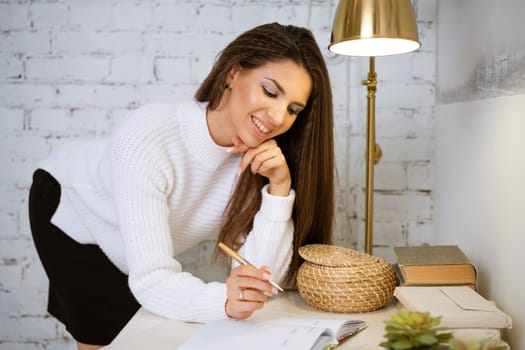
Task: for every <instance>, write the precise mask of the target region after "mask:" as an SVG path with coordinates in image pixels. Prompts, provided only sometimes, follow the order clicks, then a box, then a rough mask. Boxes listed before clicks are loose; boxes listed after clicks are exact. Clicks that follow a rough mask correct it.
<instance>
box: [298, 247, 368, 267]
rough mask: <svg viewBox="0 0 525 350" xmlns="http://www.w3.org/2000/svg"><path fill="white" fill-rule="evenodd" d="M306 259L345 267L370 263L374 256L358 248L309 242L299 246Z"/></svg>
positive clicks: (315, 262) (302, 255) (300, 253)
mask: <svg viewBox="0 0 525 350" xmlns="http://www.w3.org/2000/svg"><path fill="white" fill-rule="evenodd" d="M299 255H300V256H301V257H302V258H303V259H304V260H306V261H310V262H312V263H314V264H318V265H323V266H333V267H343V266H348V267H350V266H360V265H364V264H369V263H370V259H372V258H373V257H372V256H370V255H368V254H365V253H362V252H359V251H357V250H353V249H349V248H344V247H338V246H335V245H327V244H309V245H305V246H302V247H300V248H299Z"/></svg>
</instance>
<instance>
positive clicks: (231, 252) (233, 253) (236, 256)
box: [218, 242, 284, 292]
mask: <svg viewBox="0 0 525 350" xmlns="http://www.w3.org/2000/svg"><path fill="white" fill-rule="evenodd" d="M218 246H219V248H221V249H222V250H223V251H224V252H225V253H226V254H228V255H229V256H230V257H231V258H232V259H235V260H237V262H238V263H239V264H242V265H248V266H251V267H255V266H253V265H252V264H251V263H250V262H249V261H248V260H246V259H245V258H243V257H242V256H240V255H239V253H237V252H236V251H235V250H233V249H231V248H230V247H228V246H227V245H226V244H224V243H222V242H219V244H218ZM255 268H256V269H257V267H255ZM269 282H270V284H271V285H272V286H274V287H275V288H277V289H279V290H280V291H281V292H284V289H282V288H281V287H280V286H279V285H278V284H277V283H275V282H274V281H269Z"/></svg>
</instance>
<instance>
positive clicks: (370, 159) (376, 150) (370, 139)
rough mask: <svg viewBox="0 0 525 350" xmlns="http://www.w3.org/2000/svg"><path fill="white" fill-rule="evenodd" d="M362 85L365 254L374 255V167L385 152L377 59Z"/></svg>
mask: <svg viewBox="0 0 525 350" xmlns="http://www.w3.org/2000/svg"><path fill="white" fill-rule="evenodd" d="M361 84H363V85H365V86H366V87H367V92H368V93H367V109H366V115H367V119H366V120H367V126H366V204H365V253H367V254H370V255H372V245H373V241H374V240H373V225H374V219H373V216H374V214H373V212H374V210H373V208H374V166H375V165H376V164H377V163H378V162H379V160H380V159H381V156H382V154H383V152H382V151H381V147H379V145H378V144H376V135H375V134H376V131H375V129H376V126H375V108H376V91H377V74H376V72H375V57H373V56H372V57H370V70H369V72H368V78H367V79H366V80H363V81H362V82H361Z"/></svg>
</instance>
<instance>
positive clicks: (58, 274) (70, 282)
mask: <svg viewBox="0 0 525 350" xmlns="http://www.w3.org/2000/svg"><path fill="white" fill-rule="evenodd" d="M60 192H61V190H60V185H59V183H58V182H57V181H56V180H55V179H54V178H53V177H52V176H51V175H50V174H49V173H47V172H46V171H44V170H41V169H38V170H37V171H35V173H34V174H33V184H32V185H31V190H30V192H29V219H30V223H31V231H32V234H33V240H34V242H35V247H36V250H37V252H38V255H39V257H40V260H41V261H42V265H43V266H44V270H45V271H46V274H47V276H48V278H49V300H48V312H49V313H50V314H51V315H53V316H54V317H56V318H57V319H58V320H60V321H61V322H62V323H63V324H64V325H65V326H66V329H67V330H68V332H70V333H71V335H72V336H73V338H74V339H75V340H76V341H78V342H81V343H85V344H93V345H107V344H109V343H110V342H111V341H112V340H113V339H114V338H115V336H116V335H117V334H118V333H119V332H120V330H121V329H122V328H123V327H124V326H125V325H126V323H127V322H128V321H129V320H130V319H131V317H132V316H133V315H134V314H135V313H136V312H137V310H138V309H139V307H140V305H139V303H138V302H137V300H136V299H135V298H134V297H133V295H132V294H131V291H130V289H129V286H128V276H127V275H125V274H124V273H122V272H121V271H120V270H118V269H117V267H115V265H114V264H113V263H112V262H111V261H110V260H109V259H108V258H107V257H106V255H105V254H104V253H103V252H102V250H101V249H100V248H99V247H98V246H97V245H93V244H79V243H78V242H76V241H75V240H73V239H71V238H70V237H69V236H68V235H67V234H65V233H64V232H63V231H61V230H60V229H59V228H58V227H56V226H55V225H53V224H52V223H51V222H50V220H51V217H52V216H53V214H54V213H55V211H56V208H57V207H58V203H59V201H60Z"/></svg>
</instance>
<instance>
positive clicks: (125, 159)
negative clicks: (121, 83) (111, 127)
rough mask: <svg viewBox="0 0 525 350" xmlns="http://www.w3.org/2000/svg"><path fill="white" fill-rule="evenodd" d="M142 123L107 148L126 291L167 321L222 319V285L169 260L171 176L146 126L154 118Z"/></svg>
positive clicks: (132, 124) (156, 138)
mask: <svg viewBox="0 0 525 350" xmlns="http://www.w3.org/2000/svg"><path fill="white" fill-rule="evenodd" d="M136 113H137V112H136ZM141 113H144V112H141ZM144 117H145V116H144V115H141V116H140V118H135V119H138V120H141V119H145V118H144ZM148 117H149V116H148ZM132 118H133V117H132ZM153 118H154V117H153ZM147 123H148V125H145V123H144V122H128V123H126V126H125V127H123V128H121V129H119V130H118V131H117V132H116V133H115V134H114V137H113V140H112V145H111V155H110V159H111V172H112V184H113V195H114V201H115V205H116V208H117V214H118V219H119V227H120V230H121V234H122V237H123V241H124V245H125V251H126V259H127V263H128V268H129V285H130V289H131V291H132V293H133V294H134V296H135V297H136V299H137V301H138V302H139V303H140V304H141V305H142V307H144V308H145V309H146V310H148V311H150V312H153V313H155V314H158V315H161V316H164V317H167V318H171V319H178V320H183V321H194V322H207V321H210V320H214V319H221V318H226V317H227V316H226V314H225V311H224V303H225V300H226V286H225V284H224V283H218V282H211V283H204V282H203V281H202V280H200V279H199V278H197V277H195V276H193V275H192V274H190V273H187V272H183V271H182V268H181V264H180V263H179V262H178V261H177V260H176V259H175V258H174V257H173V256H174V254H173V242H172V236H171V232H170V226H169V208H168V204H167V203H168V202H167V193H169V192H170V191H171V190H172V188H173V186H174V181H173V177H174V176H175V174H174V170H173V167H170V166H168V164H167V163H168V159H167V156H166V152H163V148H162V142H163V140H162V139H163V138H162V137H161V136H162V135H159V134H157V133H156V130H155V128H154V127H152V126H151V124H154V123H155V120H154V119H153V120H151V119H150V118H148V120H147Z"/></svg>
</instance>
